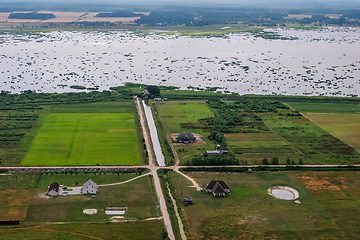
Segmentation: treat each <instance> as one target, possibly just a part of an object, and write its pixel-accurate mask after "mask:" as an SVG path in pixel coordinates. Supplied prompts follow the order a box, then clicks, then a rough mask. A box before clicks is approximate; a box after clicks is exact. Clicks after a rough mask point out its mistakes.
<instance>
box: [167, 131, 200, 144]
mask: <svg viewBox="0 0 360 240" xmlns="http://www.w3.org/2000/svg"><path fill="white" fill-rule="evenodd" d="M179 134H180V133H174V134H171V139H172V140H173V141H175V142H174V143H173V145H174V146H201V145H204V144H206V142H205V141H204V139H203V136H202V135H200V134H197V133H193V135H194V137H195V141H194V142H193V143H178V142H177V141H178V140H177V137H178V136H179Z"/></svg>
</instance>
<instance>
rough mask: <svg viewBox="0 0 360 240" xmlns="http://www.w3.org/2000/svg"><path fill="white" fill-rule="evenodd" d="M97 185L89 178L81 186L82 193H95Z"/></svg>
mask: <svg viewBox="0 0 360 240" xmlns="http://www.w3.org/2000/svg"><path fill="white" fill-rule="evenodd" d="M98 188H99V187H98V185H97V184H96V183H94V181H93V180H91V179H89V180H88V181H87V182H86V183H84V185H83V187H82V188H81V193H82V194H97V192H98Z"/></svg>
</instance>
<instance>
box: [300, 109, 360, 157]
mask: <svg viewBox="0 0 360 240" xmlns="http://www.w3.org/2000/svg"><path fill="white" fill-rule="evenodd" d="M305 116H306V117H308V118H309V119H310V120H311V121H312V122H314V123H316V124H317V125H319V126H320V127H321V128H323V129H325V130H326V131H328V132H329V133H331V134H332V135H334V136H336V137H337V138H339V139H341V140H342V141H344V142H345V143H347V144H349V145H350V146H352V147H354V148H355V149H356V150H357V151H358V152H360V114H316V113H305Z"/></svg>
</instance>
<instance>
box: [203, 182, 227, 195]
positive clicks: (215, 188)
mask: <svg viewBox="0 0 360 240" xmlns="http://www.w3.org/2000/svg"><path fill="white" fill-rule="evenodd" d="M205 192H206V193H212V194H213V195H214V197H220V196H224V197H225V193H230V188H229V186H228V185H227V184H226V183H225V182H224V181H211V182H210V183H208V184H207V185H206V186H205Z"/></svg>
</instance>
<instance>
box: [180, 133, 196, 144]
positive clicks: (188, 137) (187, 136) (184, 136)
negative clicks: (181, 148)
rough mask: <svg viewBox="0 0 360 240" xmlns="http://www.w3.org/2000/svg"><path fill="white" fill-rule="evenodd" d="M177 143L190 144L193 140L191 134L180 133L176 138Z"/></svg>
mask: <svg viewBox="0 0 360 240" xmlns="http://www.w3.org/2000/svg"><path fill="white" fill-rule="evenodd" d="M178 140H179V143H192V142H194V140H195V137H194V135H193V134H191V133H189V132H182V133H180V134H179V136H178Z"/></svg>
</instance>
